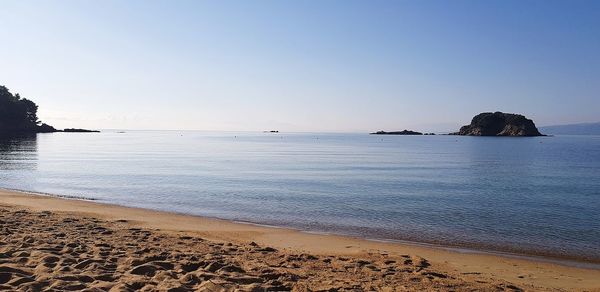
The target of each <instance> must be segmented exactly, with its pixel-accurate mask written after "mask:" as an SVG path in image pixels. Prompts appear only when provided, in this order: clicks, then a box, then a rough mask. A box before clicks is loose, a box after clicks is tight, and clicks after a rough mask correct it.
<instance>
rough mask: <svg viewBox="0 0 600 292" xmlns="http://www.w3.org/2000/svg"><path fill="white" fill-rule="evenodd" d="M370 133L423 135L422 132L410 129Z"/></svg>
mask: <svg viewBox="0 0 600 292" xmlns="http://www.w3.org/2000/svg"><path fill="white" fill-rule="evenodd" d="M371 135H423V133H421V132H415V131H410V130H404V131H396V132H386V131H377V132H375V133H371Z"/></svg>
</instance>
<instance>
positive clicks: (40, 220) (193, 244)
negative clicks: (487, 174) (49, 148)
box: [0, 190, 600, 291]
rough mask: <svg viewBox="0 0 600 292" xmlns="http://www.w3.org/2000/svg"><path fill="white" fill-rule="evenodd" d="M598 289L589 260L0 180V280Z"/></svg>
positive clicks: (139, 286) (10, 284)
mask: <svg viewBox="0 0 600 292" xmlns="http://www.w3.org/2000/svg"><path fill="white" fill-rule="evenodd" d="M599 288H600V270H595V269H584V268H577V267H570V266H564V265H560V264H555V263H549V262H543V261H536V260H530V259H519V258H512V257H504V256H500V255H493V254H480V253H460V252H456V251H451V250H446V249H442V248H435V247H424V246H417V245H410V244H399V243H384V242H374V241H368V240H363V239H358V238H352V237H344V236H334V235H318V234H308V233H303V232H299V231H295V230H290V229H283V228H270V227H263V226H255V225H249V224H240V223H234V222H230V221H224V220H217V219H209V218H203V217H197V216H187V215H180V214H173V213H167V212H158V211H151V210H145V209H136V208H127V207H120V206H115V205H108V204H99V203H95V202H89V201H79V200H69V199H60V198H55V197H49V196H39V195H32V194H25V193H19V192H14V191H3V190H0V290H7V291H8V290H16V291H46V290H48V291H63V290H70V291H79V290H87V291H136V290H141V291H234V290H239V291H265V290H277V291H287V290H294V291H312V290H330V289H333V290H332V291H336V290H355V291H356V290H358V291H361V290H379V291H423V290H430V291H471V290H477V291H503V290H504V291H519V290H526V291H574V290H575V291H577V290H578V291H600V289H599Z"/></svg>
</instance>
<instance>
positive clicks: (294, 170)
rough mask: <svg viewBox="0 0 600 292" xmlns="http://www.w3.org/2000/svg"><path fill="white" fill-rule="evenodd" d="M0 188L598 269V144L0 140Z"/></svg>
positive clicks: (580, 140) (75, 136)
mask: <svg viewBox="0 0 600 292" xmlns="http://www.w3.org/2000/svg"><path fill="white" fill-rule="evenodd" d="M0 187H2V188H11V189H19V190H27V191H34V192H43V193H50V194H60V195H66V196H76V197H86V198H92V199H97V200H100V201H102V202H107V203H116V204H121V205H126V206H137V207H144V208H152V209H159V210H167V211H176V212H182V213H187V214H194V215H203V216H211V217H218V218H225V219H233V220H239V221H248V222H254V223H260V224H270V225H277V226H287V227H294V228H299V229H303V230H308V231H323V232H335V233H342V234H350V235H357V236H362V237H368V238H378V239H396V240H409V241H417V242H426V243H437V244H443V245H449V246H463V247H474V248H480V249H486V250H497V251H508V252H517V253H527V254H539V255H547V256H552V257H567V258H572V259H580V260H588V261H594V262H600V211H599V208H600V136H555V137H535V138H508V137H504V138H497V137H459V136H373V135H365V134H308V133H302V134H287V133H280V134H273V133H233V132H179V131H127V132H126V133H117V132H113V131H106V132H103V133H53V134H38V135H37V136H34V137H28V138H13V139H0Z"/></svg>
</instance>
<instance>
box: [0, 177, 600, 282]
mask: <svg viewBox="0 0 600 292" xmlns="http://www.w3.org/2000/svg"><path fill="white" fill-rule="evenodd" d="M2 191H9V192H17V193H23V194H30V195H34V196H46V197H50V198H58V199H65V200H78V201H87V202H94V203H98V204H103V205H108V206H118V207H125V208H135V209H142V210H149V211H156V212H164V213H169V214H176V215H181V216H191V217H198V218H203V219H207V220H222V221H227V222H232V223H236V224H243V225H251V226H257V227H264V228H275V229H283V230H293V231H296V232H300V233H306V234H315V235H324V236H340V237H348V238H353V239H356V240H365V241H371V242H382V243H390V244H400V245H409V246H415V247H423V248H433V249H441V250H447V251H450V252H456V253H463V254H483V255H492V256H494V255H495V256H500V257H509V258H515V259H524V260H529V261H538V262H546V263H553V264H558V265H563V266H568V267H575V268H584V269H593V270H600V260H590V259H589V258H588V257H575V256H567V255H560V254H556V253H549V252H539V253H536V252H530V253H527V250H521V249H516V248H505V249H504V250H503V249H502V248H498V249H492V247H493V245H489V246H486V245H484V244H481V245H477V244H468V243H465V244H464V245H461V244H460V243H459V244H454V245H453V244H444V243H440V242H427V241H413V240H405V239H389V238H377V237H369V236H361V235H354V234H349V233H344V232H335V231H332V232H329V231H318V230H306V229H302V228H299V227H293V226H285V225H275V224H265V223H257V222H251V221H243V220H233V219H227V218H220V217H211V216H203V215H196V214H189V213H183V212H175V211H168V210H157V209H149V208H143V207H135V206H133V207H132V206H126V205H121V204H117V203H111V202H105V201H103V200H101V199H96V198H92V197H86V196H69V195H57V194H52V193H43V192H34V191H28V190H21V189H10V188H0V193H1V192H2Z"/></svg>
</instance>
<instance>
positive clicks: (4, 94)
mask: <svg viewBox="0 0 600 292" xmlns="http://www.w3.org/2000/svg"><path fill="white" fill-rule="evenodd" d="M37 110H38V106H37V104H35V102H33V101H31V100H29V99H26V98H21V96H20V95H19V94H18V93H17V94H14V95H13V94H12V93H11V92H10V91H9V90H8V88H6V87H5V86H0V136H11V135H27V134H36V133H54V132H85V133H87V132H99V131H92V130H85V129H65V130H62V131H61V130H57V129H55V128H54V127H52V126H50V125H48V124H44V123H42V122H40V121H39V120H38V117H37Z"/></svg>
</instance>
